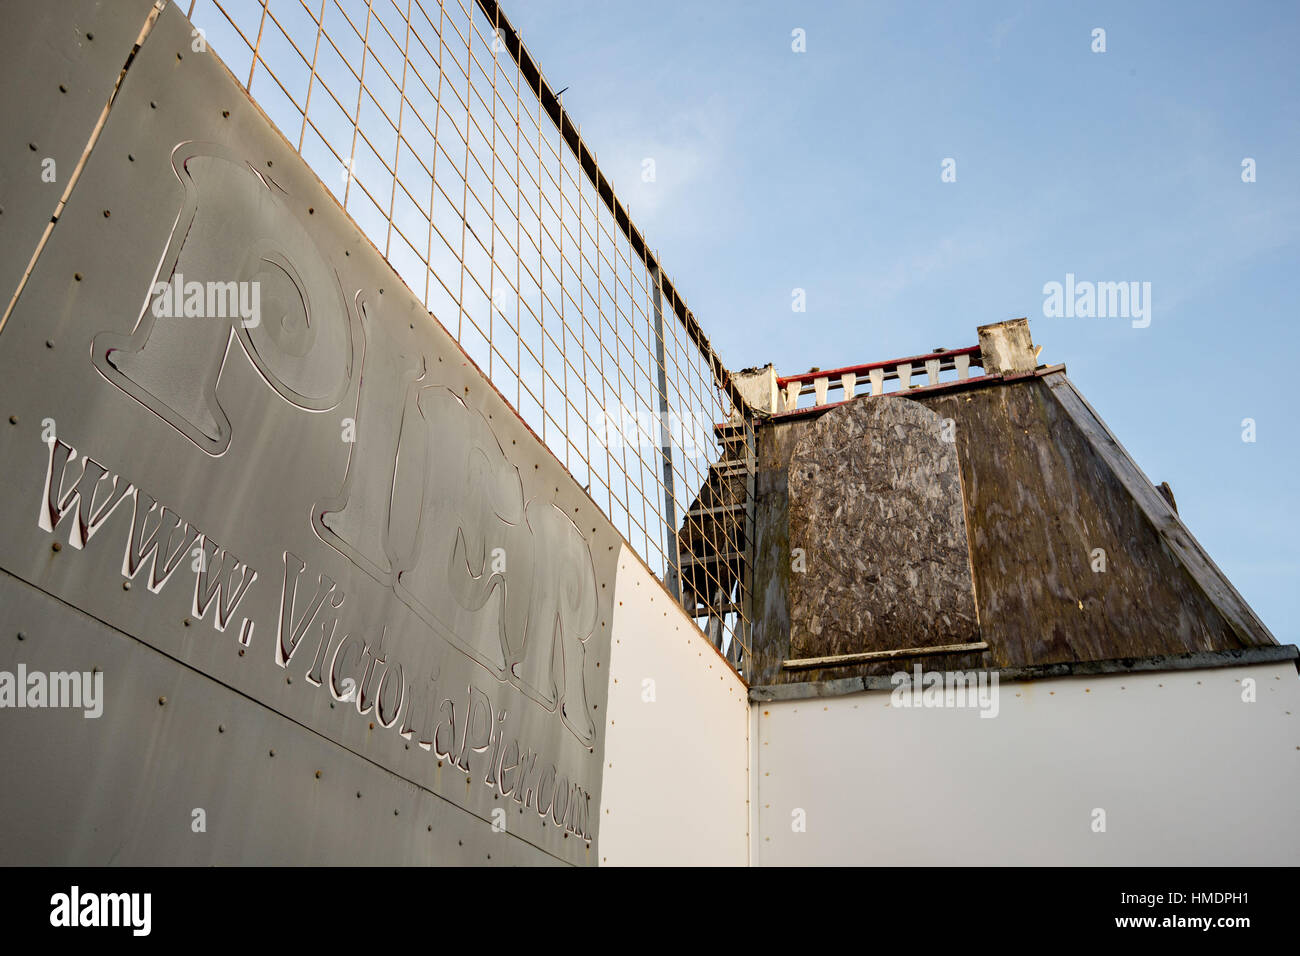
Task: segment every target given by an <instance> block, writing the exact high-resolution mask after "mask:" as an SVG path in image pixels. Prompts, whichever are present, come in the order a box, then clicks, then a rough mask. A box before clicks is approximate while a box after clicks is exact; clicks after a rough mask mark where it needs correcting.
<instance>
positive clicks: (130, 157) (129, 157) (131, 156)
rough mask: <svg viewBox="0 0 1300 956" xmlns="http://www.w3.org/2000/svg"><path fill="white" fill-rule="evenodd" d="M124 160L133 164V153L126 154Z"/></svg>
mask: <svg viewBox="0 0 1300 956" xmlns="http://www.w3.org/2000/svg"><path fill="white" fill-rule="evenodd" d="M126 158H127V159H128V160H130V161H131V162H133V163H134V162H135V153H127V154H126Z"/></svg>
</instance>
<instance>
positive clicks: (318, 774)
mask: <svg viewBox="0 0 1300 956" xmlns="http://www.w3.org/2000/svg"><path fill="white" fill-rule="evenodd" d="M316 779H317V780H319V779H320V771H319V770H317V771H316Z"/></svg>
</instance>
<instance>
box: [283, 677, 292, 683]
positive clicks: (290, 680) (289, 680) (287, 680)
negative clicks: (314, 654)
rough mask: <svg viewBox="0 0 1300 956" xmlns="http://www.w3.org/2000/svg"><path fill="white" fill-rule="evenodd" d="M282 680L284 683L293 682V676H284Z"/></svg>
mask: <svg viewBox="0 0 1300 956" xmlns="http://www.w3.org/2000/svg"><path fill="white" fill-rule="evenodd" d="M284 682H285V683H286V684H292V683H293V678H292V677H286V678H285V679H284Z"/></svg>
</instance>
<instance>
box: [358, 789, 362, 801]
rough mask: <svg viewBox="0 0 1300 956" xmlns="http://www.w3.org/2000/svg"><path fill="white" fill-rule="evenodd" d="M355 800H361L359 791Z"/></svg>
mask: <svg viewBox="0 0 1300 956" xmlns="http://www.w3.org/2000/svg"><path fill="white" fill-rule="evenodd" d="M357 799H358V800H360V799H361V791H360V790H358V791H357Z"/></svg>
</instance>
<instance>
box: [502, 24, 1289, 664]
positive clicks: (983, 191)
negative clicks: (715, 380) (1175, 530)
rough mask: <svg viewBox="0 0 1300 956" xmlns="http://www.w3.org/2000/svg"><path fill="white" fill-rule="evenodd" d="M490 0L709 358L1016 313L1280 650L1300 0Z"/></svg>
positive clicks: (814, 359)
mask: <svg viewBox="0 0 1300 956" xmlns="http://www.w3.org/2000/svg"><path fill="white" fill-rule="evenodd" d="M505 10H506V12H507V14H508V15H509V16H510V17H511V18H512V20H513V22H514V23H515V25H516V26H517V27H518V28H519V30H520V32H521V34H522V36H523V38H524V41H525V43H527V44H528V46H529V48H530V50H531V51H532V52H533V55H534V56H535V57H536V58H537V59H538V60H539V62H540V63H541V65H542V69H543V71H544V73H545V75H546V77H547V79H548V80H549V81H550V83H551V84H552V86H553V87H554V88H556V89H559V88H562V87H565V86H568V87H569V89H568V91H567V92H566V93H565V94H564V103H565V107H566V108H567V109H568V111H569V112H570V113H571V115H572V116H573V117H574V118H575V119H576V120H577V121H578V122H580V123H581V124H582V134H583V138H584V139H585V140H586V141H587V143H588V144H589V145H590V146H591V147H592V148H593V149H594V150H595V151H596V154H597V158H598V160H599V162H600V164H601V167H602V169H603V170H604V171H605V172H606V174H607V175H608V176H609V177H610V178H611V180H612V181H613V183H614V185H615V189H616V190H617V192H618V194H619V195H620V196H621V197H622V198H623V199H624V200H625V201H627V202H628V203H629V204H630V206H631V209H632V215H633V218H634V219H635V220H636V221H637V222H638V223H639V224H640V226H641V227H642V229H643V230H644V231H645V233H646V235H647V238H648V239H649V241H650V243H651V245H652V247H655V248H657V249H658V250H659V252H660V255H661V259H662V262H663V264H664V268H665V271H666V272H667V274H668V275H669V276H670V277H671V278H672V279H673V281H674V282H675V283H676V285H677V288H678V289H679V290H680V291H681V292H682V293H683V294H684V295H685V297H686V299H687V301H688V302H689V304H690V306H691V308H692V310H693V311H694V313H695V315H696V316H697V317H698V318H699V320H700V321H701V323H702V324H703V325H704V327H705V329H706V331H707V332H708V333H709V335H710V337H711V339H712V341H713V343H714V345H715V347H716V348H717V349H718V351H719V353H720V354H721V355H722V357H723V359H724V361H725V362H726V363H727V365H728V366H729V367H730V368H733V369H738V368H742V367H744V366H749V365H761V364H764V363H766V362H769V361H772V362H775V363H776V366H777V371H778V373H780V374H787V373H793V372H799V371H804V370H806V369H808V368H809V367H811V366H813V365H818V366H821V367H823V368H827V367H833V366H839V365H846V364H853V363H857V362H867V361H873V360H879V359H886V358H892V357H896V356H903V355H910V354H915V353H917V352H919V351H925V350H928V349H930V348H933V347H935V346H944V347H957V346H964V345H972V344H975V342H976V334H975V327H976V326H977V325H982V324H985V323H988V322H996V321H1000V320H1003V319H1008V318H1014V317H1017V316H1028V317H1029V319H1030V324H1031V329H1032V332H1033V336H1034V340H1035V342H1036V343H1037V344H1040V345H1042V346H1043V347H1044V349H1043V354H1042V361H1044V362H1048V363H1057V362H1064V363H1066V364H1067V366H1068V370H1069V375H1070V378H1071V379H1072V380H1073V381H1074V382H1075V384H1076V385H1077V386H1078V387H1079V388H1080V390H1081V391H1082V392H1083V393H1084V395H1085V396H1086V397H1087V398H1088V400H1089V401H1090V402H1091V403H1092V405H1093V406H1094V407H1095V408H1096V409H1097V411H1098V412H1099V413H1100V414H1101V416H1102V417H1103V418H1104V419H1105V420H1106V422H1107V423H1108V424H1109V425H1110V427H1111V429H1112V430H1113V431H1114V432H1115V433H1116V435H1117V436H1118V437H1119V439H1120V441H1121V442H1122V443H1123V444H1124V445H1125V446H1126V447H1127V449H1128V450H1129V452H1130V453H1131V454H1132V455H1133V456H1134V457H1135V458H1136V459H1137V462H1138V464H1139V465H1140V466H1141V467H1142V468H1143V469H1144V470H1145V471H1146V473H1147V475H1148V476H1149V477H1150V478H1151V479H1152V480H1153V481H1155V482H1160V481H1168V482H1169V483H1170V484H1171V485H1172V486H1173V489H1174V493H1175V495H1176V497H1177V499H1178V506H1179V511H1180V514H1181V516H1182V518H1183V520H1184V521H1185V522H1186V523H1187V525H1188V527H1189V528H1190V529H1191V530H1192V532H1193V534H1195V535H1196V536H1197V538H1198V539H1199V540H1200V541H1201V543H1202V544H1203V545H1204V546H1205V547H1206V549H1207V550H1208V551H1209V553H1210V555H1211V557H1212V558H1213V559H1214V560H1215V561H1216V562H1217V563H1218V564H1219V566H1220V567H1222V568H1223V570H1224V571H1225V572H1226V573H1227V575H1228V577H1229V578H1230V579H1231V580H1232V581H1233V583H1234V584H1235V585H1236V586H1237V588H1238V589H1239V590H1240V591H1241V592H1242V593H1243V595H1244V596H1245V598H1246V599H1247V601H1248V602H1250V604H1251V605H1252V606H1253V607H1254V608H1255V610H1256V611H1257V613H1259V614H1260V616H1261V617H1262V618H1263V619H1264V622H1265V623H1266V624H1267V625H1268V626H1269V627H1270V629H1271V630H1272V631H1273V633H1274V635H1275V636H1276V637H1277V638H1278V639H1279V640H1280V641H1282V642H1284V643H1295V642H1296V641H1297V639H1300V624H1298V623H1297V622H1296V617H1295V615H1294V613H1292V604H1291V597H1292V594H1293V592H1294V591H1295V590H1296V587H1297V584H1300V543H1298V542H1300V534H1298V532H1300V521H1298V520H1297V516H1296V512H1295V510H1294V504H1295V495H1294V493H1293V492H1294V487H1295V480H1294V477H1293V475H1294V472H1295V470H1296V466H1297V451H1296V448H1297V443H1298V442H1300V428H1298V427H1297V423H1296V412H1295V402H1294V400H1292V401H1288V400H1287V399H1286V398H1285V395H1286V394H1287V393H1288V392H1290V391H1292V389H1291V387H1289V386H1288V381H1289V378H1290V362H1291V361H1293V360H1295V359H1296V358H1297V357H1300V336H1298V335H1297V333H1296V325H1295V323H1296V315H1295V307H1294V306H1295V298H1296V295H1295V288H1294V286H1293V285H1291V284H1290V283H1291V282H1293V281H1294V279H1295V277H1296V276H1297V275H1300V270H1297V268H1296V261H1297V251H1298V240H1300V225H1298V224H1297V223H1298V222H1300V215H1298V213H1300V186H1298V185H1297V175H1296V166H1297V163H1298V162H1300V112H1298V111H1297V109H1296V105H1297V103H1300V95H1298V94H1300V59H1298V58H1297V57H1296V56H1295V48H1296V43H1297V40H1298V39H1300V6H1297V5H1295V4H1285V3H1276V4H1273V3H1251V4H1233V5H1228V4H1205V3H1179V4H1164V5H1156V4H1148V3H1122V4H1120V3H1115V4H1107V3H1100V4H1088V5H1086V6H1084V5H1068V6H1067V5H1065V4H1046V3H1023V2H1016V3H993V2H982V3H978V4H962V3H950V4H940V3H934V4H919V3H870V4H867V3H828V2H818V3H816V4H796V3H756V2H745V3H740V2H733V3H716V4H704V3H695V2H675V0H662V2H660V3H657V4H641V3H630V2H587V0H509V2H507V3H506V4H505ZM1098 27H1100V28H1103V29H1104V30H1105V31H1106V52H1104V53H1094V52H1093V51H1092V49H1091V47H1092V45H1093V36H1092V31H1093V30H1094V28H1098ZM796 28H799V29H802V30H804V31H805V33H806V46H807V50H806V52H804V53H795V52H793V51H792V49H791V43H792V39H791V31H792V30H794V29H796ZM647 157H649V158H653V159H654V160H655V169H656V179H655V182H653V183H645V182H642V181H641V168H642V166H641V164H642V160H643V159H645V158H647ZM949 157H951V158H953V159H954V160H955V161H956V172H957V181H956V182H953V183H943V182H941V181H940V172H941V163H942V161H943V160H944V159H945V158H949ZM1246 157H1250V158H1253V159H1254V160H1255V161H1256V176H1257V181H1256V182H1254V183H1244V182H1243V181H1242V165H1241V164H1242V160H1243V159H1244V158H1246ZM1067 273H1074V274H1075V275H1076V276H1077V277H1078V279H1080V280H1092V281H1139V282H1150V283H1151V324H1150V326H1149V327H1147V328H1133V327H1132V324H1131V323H1130V321H1129V320H1127V319H1123V318H1090V319H1083V318H1048V317H1045V316H1044V314H1043V303H1044V294H1043V286H1044V284H1045V283H1047V282H1052V281H1057V282H1063V281H1064V279H1065V276H1066V274H1067ZM796 287H798V288H803V289H805V290H806V294H807V312H806V313H803V314H797V313H793V312H792V311H791V307H790V303H791V290H792V289H794V288H796ZM1245 418H1252V419H1254V420H1255V423H1256V441H1255V442H1254V443H1247V442H1243V440H1242V431H1243V429H1242V420H1243V419H1245Z"/></svg>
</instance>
